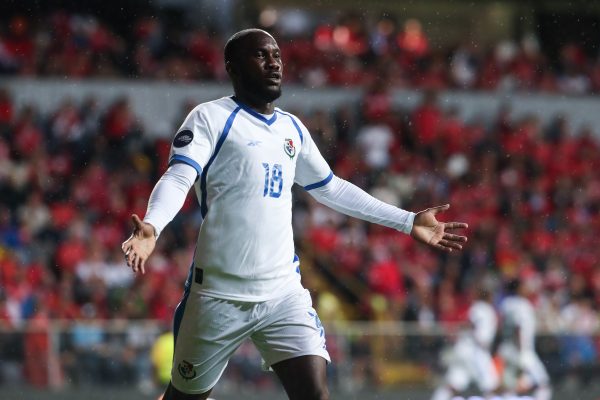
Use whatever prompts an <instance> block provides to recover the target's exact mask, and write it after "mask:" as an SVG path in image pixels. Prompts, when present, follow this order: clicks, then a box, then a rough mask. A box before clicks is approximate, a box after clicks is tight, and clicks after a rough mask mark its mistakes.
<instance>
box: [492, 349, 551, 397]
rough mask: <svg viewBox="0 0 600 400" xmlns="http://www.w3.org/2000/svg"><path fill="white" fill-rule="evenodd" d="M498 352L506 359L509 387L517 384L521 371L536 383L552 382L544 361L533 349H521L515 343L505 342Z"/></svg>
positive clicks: (539, 384) (506, 375)
mask: <svg viewBox="0 0 600 400" xmlns="http://www.w3.org/2000/svg"><path fill="white" fill-rule="evenodd" d="M498 352H499V354H500V356H501V357H502V359H503V360H504V364H505V373H504V381H505V384H506V386H507V387H513V386H516V382H517V377H518V375H519V372H522V373H525V374H526V376H527V378H529V379H530V380H531V381H532V384H534V385H537V386H544V385H548V384H549V383H550V378H549V377H548V372H547V371H546V367H544V363H542V360H540V357H539V356H538V355H537V354H536V353H535V352H534V351H533V350H529V351H519V349H518V348H517V346H516V345H515V344H514V343H512V342H505V343H502V344H501V345H500V348H499V349H498Z"/></svg>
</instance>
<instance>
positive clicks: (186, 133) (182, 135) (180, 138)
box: [173, 129, 194, 148]
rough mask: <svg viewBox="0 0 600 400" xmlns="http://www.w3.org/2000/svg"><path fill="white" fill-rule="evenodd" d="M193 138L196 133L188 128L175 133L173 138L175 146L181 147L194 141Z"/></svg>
mask: <svg viewBox="0 0 600 400" xmlns="http://www.w3.org/2000/svg"><path fill="white" fill-rule="evenodd" d="M193 139H194V133H193V132H192V131H190V130H188V129H186V130H183V131H181V132H179V133H177V135H175V139H173V147H177V148H181V147H184V146H187V145H188V144H190V143H192V140H193Z"/></svg>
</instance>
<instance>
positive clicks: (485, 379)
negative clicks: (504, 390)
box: [446, 340, 500, 393]
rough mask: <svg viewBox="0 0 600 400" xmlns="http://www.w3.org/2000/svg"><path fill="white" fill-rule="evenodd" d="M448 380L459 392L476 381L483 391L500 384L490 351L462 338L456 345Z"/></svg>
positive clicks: (485, 391)
mask: <svg viewBox="0 0 600 400" xmlns="http://www.w3.org/2000/svg"><path fill="white" fill-rule="evenodd" d="M446 381H447V382H448V384H449V385H450V386H451V387H452V389H454V390H456V391H459V392H462V391H465V390H466V389H467V388H468V386H469V384H470V383H475V384H476V385H477V387H478V388H479V390H481V391H482V392H483V393H489V392H492V391H493V390H495V389H496V388H497V387H498V385H499V384H500V378H499V376H498V371H497V370H496V367H495V365H494V361H493V360H492V356H491V355H490V352H489V351H487V350H485V349H482V348H481V347H479V346H477V345H476V344H475V343H471V342H470V341H462V340H461V341H459V342H457V344H456V345H455V346H454V349H453V355H452V359H451V360H450V364H449V366H448V372H447V373H446Z"/></svg>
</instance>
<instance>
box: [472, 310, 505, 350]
mask: <svg viewBox="0 0 600 400" xmlns="http://www.w3.org/2000/svg"><path fill="white" fill-rule="evenodd" d="M469 321H470V322H471V324H472V325H473V332H472V334H473V337H474V338H475V340H476V341H477V343H478V344H479V345H481V346H483V347H484V348H486V349H489V348H490V346H491V345H492V341H493V340H494V336H496V329H497V327H498V319H497V318H496V312H495V311H494V307H492V306H491V305H490V304H489V303H486V302H485V301H476V302H474V303H473V304H472V305H471V307H470V308H469Z"/></svg>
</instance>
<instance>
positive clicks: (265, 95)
mask: <svg viewBox="0 0 600 400" xmlns="http://www.w3.org/2000/svg"><path fill="white" fill-rule="evenodd" d="M237 64H238V68H236V72H237V74H238V82H239V84H240V86H241V87H242V89H243V90H244V91H245V92H246V93H247V94H249V95H251V96H252V97H255V98H257V99H258V100H261V101H264V102H265V103H271V102H273V101H274V100H276V99H278V98H279V96H281V79H282V78H283V64H282V62H281V52H280V50H279V46H277V42H276V41H275V39H273V38H272V37H271V36H269V35H266V34H263V33H254V34H251V35H250V36H249V37H248V38H247V39H246V40H245V41H244V44H243V47H242V48H241V49H240V51H239V58H238V59H237Z"/></svg>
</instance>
